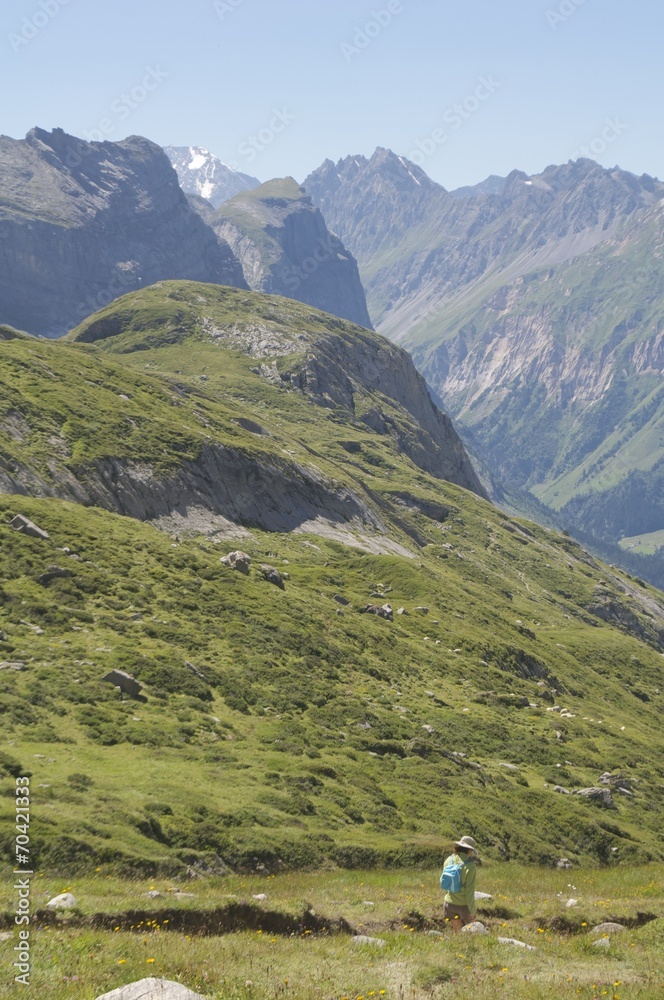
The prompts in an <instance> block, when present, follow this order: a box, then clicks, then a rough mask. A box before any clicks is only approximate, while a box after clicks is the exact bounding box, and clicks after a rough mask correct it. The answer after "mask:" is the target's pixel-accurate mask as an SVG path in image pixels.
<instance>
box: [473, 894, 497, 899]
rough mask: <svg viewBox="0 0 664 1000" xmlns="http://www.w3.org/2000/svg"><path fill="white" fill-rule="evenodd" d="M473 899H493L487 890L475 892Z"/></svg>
mask: <svg viewBox="0 0 664 1000" xmlns="http://www.w3.org/2000/svg"><path fill="white" fill-rule="evenodd" d="M475 899H493V896H492V895H491V893H489V892H476V893H475Z"/></svg>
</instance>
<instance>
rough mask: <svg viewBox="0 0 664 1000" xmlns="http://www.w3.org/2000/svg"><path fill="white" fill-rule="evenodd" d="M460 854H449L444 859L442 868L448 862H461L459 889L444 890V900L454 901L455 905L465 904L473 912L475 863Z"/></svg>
mask: <svg viewBox="0 0 664 1000" xmlns="http://www.w3.org/2000/svg"><path fill="white" fill-rule="evenodd" d="M464 861H465V858H463V857H462V856H461V855H460V854H450V856H449V858H447V860H446V861H445V864H444V865H443V868H447V866H448V865H449V864H456V865H460V864H463V870H462V872H461V889H460V891H459V892H446V893H445V902H446V903H455V904H456V905H457V906H467V907H468V909H469V910H470V912H471V913H474V912H475V879H476V877H477V865H476V864H475V862H474V861H465V864H464Z"/></svg>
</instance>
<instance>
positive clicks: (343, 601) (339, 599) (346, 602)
mask: <svg viewBox="0 0 664 1000" xmlns="http://www.w3.org/2000/svg"><path fill="white" fill-rule="evenodd" d="M332 600H333V601H336V602H337V604H341V605H343V607H347V605H349V604H350V601H349V600H348V598H347V597H342V596H341V594H335V595H334V597H333V598H332Z"/></svg>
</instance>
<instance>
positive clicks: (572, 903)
mask: <svg viewBox="0 0 664 1000" xmlns="http://www.w3.org/2000/svg"><path fill="white" fill-rule="evenodd" d="M578 905H579V901H578V899H568V900H567V902H566V903H565V906H566V907H567V908H568V909H569V908H570V907H571V906H578Z"/></svg>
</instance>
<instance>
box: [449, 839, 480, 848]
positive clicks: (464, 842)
mask: <svg viewBox="0 0 664 1000" xmlns="http://www.w3.org/2000/svg"><path fill="white" fill-rule="evenodd" d="M454 846H455V847H465V848H466V850H468V851H476V850H477V844H476V843H475V841H474V840H473V838H472V837H462V838H461V840H455V841H454Z"/></svg>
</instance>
